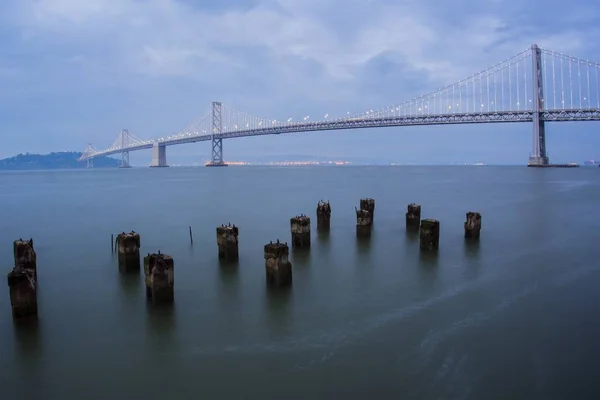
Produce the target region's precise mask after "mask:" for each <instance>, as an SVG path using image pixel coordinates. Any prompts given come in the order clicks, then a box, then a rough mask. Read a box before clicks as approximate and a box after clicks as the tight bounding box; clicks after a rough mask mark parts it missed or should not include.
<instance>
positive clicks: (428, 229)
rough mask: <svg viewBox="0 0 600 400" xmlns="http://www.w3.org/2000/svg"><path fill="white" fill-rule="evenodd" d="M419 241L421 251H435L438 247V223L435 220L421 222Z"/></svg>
mask: <svg viewBox="0 0 600 400" xmlns="http://www.w3.org/2000/svg"><path fill="white" fill-rule="evenodd" d="M419 241H420V247H421V250H430V251H431V250H437V249H438V247H439V245H440V222H439V221H438V220H435V219H424V220H422V221H421V229H420V231H419Z"/></svg>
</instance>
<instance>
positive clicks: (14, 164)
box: [0, 151, 119, 170]
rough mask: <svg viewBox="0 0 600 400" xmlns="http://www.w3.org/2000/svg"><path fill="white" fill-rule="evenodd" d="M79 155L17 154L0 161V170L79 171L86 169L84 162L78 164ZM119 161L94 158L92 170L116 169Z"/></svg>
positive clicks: (59, 153)
mask: <svg viewBox="0 0 600 400" xmlns="http://www.w3.org/2000/svg"><path fill="white" fill-rule="evenodd" d="M79 157H81V153H79V152H75V151H68V152H67V151H64V152H58V153H50V154H29V153H26V154H18V155H16V156H13V157H9V158H5V159H3V160H0V170H33V169H79V168H86V163H85V162H78V161H77V160H78V159H79ZM118 166H119V160H117V159H115V158H111V157H98V158H94V168H116V167H118Z"/></svg>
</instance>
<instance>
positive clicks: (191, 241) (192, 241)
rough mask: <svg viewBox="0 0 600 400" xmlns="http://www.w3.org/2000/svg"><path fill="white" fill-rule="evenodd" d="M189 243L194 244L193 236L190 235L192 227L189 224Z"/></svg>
mask: <svg viewBox="0 0 600 400" xmlns="http://www.w3.org/2000/svg"><path fill="white" fill-rule="evenodd" d="M190 243H191V244H194V237H193V236H192V227H191V225H190Z"/></svg>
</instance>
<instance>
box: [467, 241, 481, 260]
mask: <svg viewBox="0 0 600 400" xmlns="http://www.w3.org/2000/svg"><path fill="white" fill-rule="evenodd" d="M463 249H464V253H465V257H466V258H467V260H469V261H479V259H480V258H481V253H480V251H479V250H480V244H479V240H468V239H466V240H465V242H464V246H463Z"/></svg>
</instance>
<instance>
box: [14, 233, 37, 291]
mask: <svg viewBox="0 0 600 400" xmlns="http://www.w3.org/2000/svg"><path fill="white" fill-rule="evenodd" d="M13 255H14V258H15V268H16V267H22V268H25V269H27V270H30V271H31V272H32V274H33V277H34V279H35V280H36V281H37V256H36V254H35V250H34V249H33V239H29V240H23V239H21V238H19V240H15V241H14V242H13Z"/></svg>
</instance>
